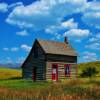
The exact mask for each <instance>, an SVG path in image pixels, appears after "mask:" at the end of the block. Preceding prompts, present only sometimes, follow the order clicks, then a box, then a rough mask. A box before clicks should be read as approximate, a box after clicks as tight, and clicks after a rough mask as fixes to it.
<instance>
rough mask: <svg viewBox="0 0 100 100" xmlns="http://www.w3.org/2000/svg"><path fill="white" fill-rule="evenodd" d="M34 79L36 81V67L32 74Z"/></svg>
mask: <svg viewBox="0 0 100 100" xmlns="http://www.w3.org/2000/svg"><path fill="white" fill-rule="evenodd" d="M32 79H33V81H36V67H34V69H33V75H32Z"/></svg>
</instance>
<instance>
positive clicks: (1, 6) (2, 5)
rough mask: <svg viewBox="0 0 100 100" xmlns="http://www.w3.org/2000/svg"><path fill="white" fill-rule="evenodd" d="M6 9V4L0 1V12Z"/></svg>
mask: <svg viewBox="0 0 100 100" xmlns="http://www.w3.org/2000/svg"><path fill="white" fill-rule="evenodd" d="M6 11H8V4H6V3H0V12H6Z"/></svg>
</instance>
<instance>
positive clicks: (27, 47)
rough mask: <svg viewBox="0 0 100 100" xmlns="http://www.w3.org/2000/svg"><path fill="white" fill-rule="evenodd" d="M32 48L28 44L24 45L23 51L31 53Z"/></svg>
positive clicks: (22, 46)
mask: <svg viewBox="0 0 100 100" xmlns="http://www.w3.org/2000/svg"><path fill="white" fill-rule="evenodd" d="M31 48H32V47H30V46H28V45H27V44H22V45H21V49H23V50H25V51H28V52H29V51H30V50H31Z"/></svg>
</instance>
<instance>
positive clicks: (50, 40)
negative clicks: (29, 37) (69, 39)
mask: <svg viewBox="0 0 100 100" xmlns="http://www.w3.org/2000/svg"><path fill="white" fill-rule="evenodd" d="M37 40H38V41H45V42H55V43H65V42H61V41H54V40H45V39H40V38H37Z"/></svg>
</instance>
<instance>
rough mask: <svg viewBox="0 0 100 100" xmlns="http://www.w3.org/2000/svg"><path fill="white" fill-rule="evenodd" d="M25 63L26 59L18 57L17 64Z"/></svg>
mask: <svg viewBox="0 0 100 100" xmlns="http://www.w3.org/2000/svg"><path fill="white" fill-rule="evenodd" d="M24 61H25V57H18V58H17V62H16V63H23V62H24Z"/></svg>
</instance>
